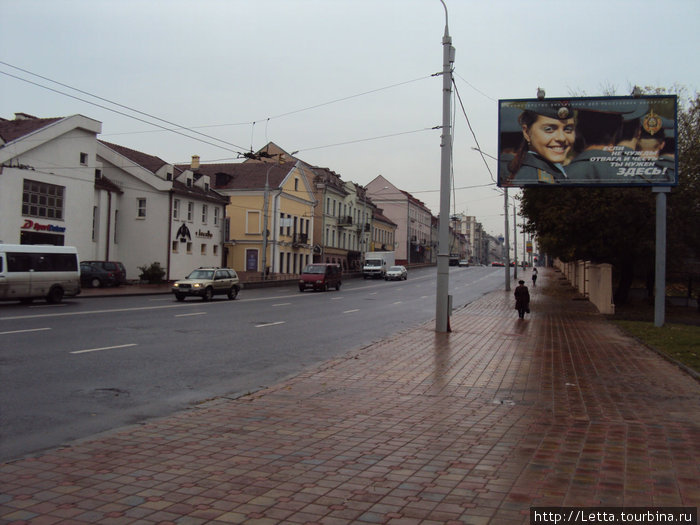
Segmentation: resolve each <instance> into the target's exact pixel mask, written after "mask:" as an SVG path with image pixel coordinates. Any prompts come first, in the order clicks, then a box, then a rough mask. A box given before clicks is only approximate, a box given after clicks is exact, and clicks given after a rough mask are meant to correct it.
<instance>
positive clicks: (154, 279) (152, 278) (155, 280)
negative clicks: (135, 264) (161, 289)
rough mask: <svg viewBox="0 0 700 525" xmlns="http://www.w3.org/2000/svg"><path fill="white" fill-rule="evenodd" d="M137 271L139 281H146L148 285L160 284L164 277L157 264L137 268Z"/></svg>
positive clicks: (161, 269) (163, 272) (163, 271)
mask: <svg viewBox="0 0 700 525" xmlns="http://www.w3.org/2000/svg"><path fill="white" fill-rule="evenodd" d="M139 270H141V275H140V276H139V279H141V280H142V281H147V282H148V283H149V284H159V283H162V282H163V278H164V277H165V270H164V269H163V268H161V266H160V263H159V262H154V263H151V265H150V266H139Z"/></svg>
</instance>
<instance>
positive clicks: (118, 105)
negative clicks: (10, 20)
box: [0, 60, 245, 149]
mask: <svg viewBox="0 0 700 525" xmlns="http://www.w3.org/2000/svg"><path fill="white" fill-rule="evenodd" d="M0 64H2V65H4V66H7V67H11V68H12V69H16V70H18V71H21V72H22V73H26V74H28V75H31V76H34V77H37V78H40V79H41V80H45V81H47V82H51V83H53V84H56V85H59V86H61V87H64V88H68V89H71V90H73V91H76V92H77V93H81V94H83V95H87V96H89V97H92V98H95V99H97V100H101V101H103V102H107V103H109V104H112V105H114V106H117V107H119V108H122V109H126V110H128V111H132V112H134V113H137V114H139V115H143V116H145V117H148V118H151V119H155V120H157V121H160V122H163V123H165V124H168V125H169V126H175V127H176V128H177V129H184V130H187V131H189V132H191V133H196V134H197V135H201V136H202V137H205V138H207V139H211V140H216V141H218V142H221V143H222V144H225V145H227V146H233V147H235V148H239V149H245V148H243V147H242V146H238V145H236V144H233V143H231V142H228V141H225V140H222V139H220V138H218V137H214V136H212V135H207V134H206V133H202V132H200V131H195V130H194V129H191V128H188V127H187V126H182V125H181V124H176V123H175V122H171V121H169V120H165V119H162V118H160V117H157V116H155V115H151V114H150V113H146V112H145V111H141V110H138V109H136V108H132V107H129V106H126V105H124V104H120V103H119V102H115V101H113V100H109V99H107V98H104V97H101V96H99V95H95V94H94V93H90V92H88V91H84V90H82V89H79V88H76V87H73V86H69V85H68V84H64V83H63V82H59V81H58V80H54V79H51V78H48V77H45V76H43V75H39V74H38V73H34V72H32V71H29V70H27V69H23V68H21V67H18V66H15V65H12V64H9V63H8V62H4V61H2V60H0ZM0 73H3V74H5V75H8V76H11V77H14V78H17V79H19V80H23V81H25V82H29V83H30V84H34V85H37V86H39V87H43V88H45V89H49V90H51V91H54V92H56V93H60V94H62V95H67V96H69V97H72V98H75V99H77V100H80V101H82V102H87V103H88V104H94V105H96V106H98V107H101V108H102V109H107V110H109V111H115V110H113V109H110V108H106V107H104V106H101V105H99V104H95V103H93V102H90V101H87V100H83V99H80V98H78V97H75V96H73V95H69V94H67V93H63V92H61V91H58V90H54V89H51V88H49V87H47V86H43V85H41V84H38V83H35V82H31V81H29V80H27V79H25V78H22V77H18V76H16V75H11V74H9V73H6V72H4V71H0ZM115 112H116V113H119V114H121V115H124V113H121V112H118V111H115ZM126 116H128V115H126ZM132 118H136V117H132ZM136 120H139V121H141V122H146V121H144V120H142V119H138V118H136ZM149 124H151V125H154V126H158V127H161V128H163V129H166V130H167V131H172V132H175V133H177V130H176V129H168V128H164V127H163V126H159V125H158V124H155V123H152V122H151V123H149ZM185 136H187V135H185ZM188 138H195V137H188ZM207 143H208V142H207ZM208 144H210V145H211V143H208Z"/></svg>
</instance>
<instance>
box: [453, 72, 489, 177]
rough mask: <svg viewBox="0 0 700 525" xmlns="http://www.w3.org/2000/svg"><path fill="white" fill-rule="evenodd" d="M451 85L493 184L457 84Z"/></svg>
mask: <svg viewBox="0 0 700 525" xmlns="http://www.w3.org/2000/svg"><path fill="white" fill-rule="evenodd" d="M452 85H453V86H454V88H455V93H456V94H457V99H458V100H459V105H460V106H461V107H462V113H464V118H465V119H466V120H467V126H468V127H469V131H471V134H472V137H474V142H476V147H477V148H479V150H478V151H479V154H480V155H481V158H482V160H483V161H484V165H485V166H486V169H487V170H488V172H489V175H490V176H491V180H492V181H493V182H494V183H495V182H496V179H495V178H494V177H493V172H492V171H491V168H490V167H489V164H488V162H486V157H484V154H483V153H482V152H481V146H480V145H479V140H478V139H477V138H476V133H474V129H473V128H472V125H471V122H469V117H468V116H467V110H466V109H465V108H464V104H463V103H462V97H461V96H460V95H459V89H457V83H456V82H455V81H454V79H453V80H452Z"/></svg>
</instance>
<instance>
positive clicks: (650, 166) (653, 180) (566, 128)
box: [498, 95, 678, 188]
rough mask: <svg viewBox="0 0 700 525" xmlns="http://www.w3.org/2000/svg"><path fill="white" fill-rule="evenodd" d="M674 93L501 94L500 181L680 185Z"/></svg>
mask: <svg viewBox="0 0 700 525" xmlns="http://www.w3.org/2000/svg"><path fill="white" fill-rule="evenodd" d="M676 114H677V100H676V96H675V95H671V96H666V95H664V96H640V97H577V98H560V99H541V100H540V99H517V100H500V101H499V109H498V133H499V141H498V142H499V143H498V148H499V150H498V151H499V153H498V185H499V186H501V187H519V188H522V187H528V186H547V185H567V186H598V187H600V186H675V185H676V184H678V164H677V160H676V133H677V129H676Z"/></svg>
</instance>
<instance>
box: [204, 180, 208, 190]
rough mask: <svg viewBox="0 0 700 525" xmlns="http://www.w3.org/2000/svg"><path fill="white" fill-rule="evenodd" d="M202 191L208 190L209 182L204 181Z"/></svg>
mask: <svg viewBox="0 0 700 525" xmlns="http://www.w3.org/2000/svg"><path fill="white" fill-rule="evenodd" d="M204 191H207V192H208V191H209V183H208V182H205V183H204Z"/></svg>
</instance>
